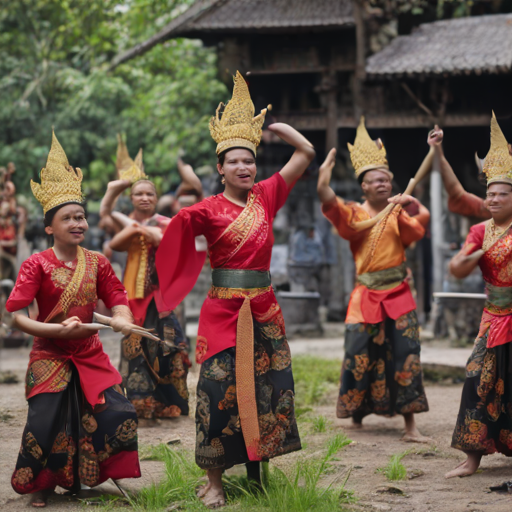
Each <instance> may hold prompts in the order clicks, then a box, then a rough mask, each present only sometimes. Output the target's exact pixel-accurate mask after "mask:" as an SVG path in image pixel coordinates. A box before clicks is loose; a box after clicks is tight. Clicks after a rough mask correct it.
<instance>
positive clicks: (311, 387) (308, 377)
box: [293, 355, 341, 408]
mask: <svg viewBox="0 0 512 512" xmlns="http://www.w3.org/2000/svg"><path fill="white" fill-rule="evenodd" d="M340 374H341V361H338V360H336V359H323V358H321V357H311V356H306V355H303V356H297V357H294V358H293V377H294V380H295V397H296V406H297V407H299V408H300V407H306V406H311V405H318V403H319V402H321V401H322V398H324V396H325V394H326V393H327V392H328V391H329V390H334V389H336V388H337V387H338V384H339V380H340Z"/></svg>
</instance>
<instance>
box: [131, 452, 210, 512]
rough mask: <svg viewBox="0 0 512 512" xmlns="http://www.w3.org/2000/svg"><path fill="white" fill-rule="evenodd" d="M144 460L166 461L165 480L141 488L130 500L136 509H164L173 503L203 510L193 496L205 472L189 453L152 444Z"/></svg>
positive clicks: (190, 508) (187, 508) (189, 508)
mask: <svg viewBox="0 0 512 512" xmlns="http://www.w3.org/2000/svg"><path fill="white" fill-rule="evenodd" d="M149 451H150V453H149V454H148V455H146V459H148V458H149V459H151V460H161V461H163V462H164V464H165V479H164V480H163V481H162V482H160V483H158V484H157V483H155V484H153V485H151V486H149V487H145V488H143V489H141V490H140V491H139V492H138V493H137V494H135V495H133V496H132V497H131V498H130V500H129V503H130V505H131V506H132V508H133V510H135V511H141V512H142V511H149V512H151V511H155V512H157V511H163V510H167V509H168V508H169V506H170V505H172V504H175V503H180V504H182V505H183V506H184V507H186V508H185V510H191V511H193V510H205V508H204V506H203V505H202V504H201V502H200V501H199V500H198V499H197V498H196V495H195V489H196V487H197V486H198V485H199V482H200V479H201V477H202V476H203V475H204V471H202V470H201V469H200V468H199V467H197V466H196V464H195V462H194V460H193V457H192V455H191V454H189V453H187V452H185V451H183V450H180V451H178V450H174V449H172V448H169V447H168V446H166V445H159V446H155V447H151V449H150V450H149Z"/></svg>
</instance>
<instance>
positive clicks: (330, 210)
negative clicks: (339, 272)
mask: <svg viewBox="0 0 512 512" xmlns="http://www.w3.org/2000/svg"><path fill="white" fill-rule="evenodd" d="M322 212H323V214H324V215H325V216H326V217H327V218H328V219H329V221H330V222H331V223H332V224H333V225H334V227H335V228H336V229H337V231H338V233H339V235H340V236H341V237H342V238H344V239H345V240H348V241H349V242H350V250H351V251H352V254H353V256H354V261H355V264H356V274H357V275H361V274H366V273H368V272H377V271H380V270H386V269H390V268H393V267H398V266H400V265H401V264H402V263H404V262H405V248H406V247H407V246H408V245H410V244H411V243H413V242H416V241H418V240H421V239H422V238H423V236H424V235H425V228H424V227H423V226H422V225H421V223H420V220H421V221H424V222H425V223H426V221H427V219H423V216H421V214H420V215H418V216H417V217H410V216H409V215H408V214H407V213H406V212H405V211H404V210H403V209H402V208H400V207H396V208H395V209H394V210H393V211H392V213H391V214H389V215H388V216H387V217H386V218H385V219H383V220H381V221H379V222H378V223H377V224H376V225H375V226H373V227H372V228H371V229H366V230H364V231H357V230H356V229H355V228H354V223H355V222H360V221H362V220H367V219H369V218H370V215H369V214H368V212H367V211H366V210H365V209H364V208H363V207H362V206H361V205H360V204H359V203H355V202H349V203H345V202H344V201H343V200H342V199H340V198H339V197H338V198H336V200H333V201H331V202H329V203H326V204H323V205H322ZM418 219H419V220H418ZM415 308H416V304H415V302H414V299H413V297H412V294H411V291H410V289H409V285H408V284H407V283H406V282H401V283H393V285H391V286H390V288H389V289H386V290H372V289H369V288H367V287H366V286H364V285H362V284H356V286H355V288H354V291H353V292H352V295H351V297H350V304H349V307H348V311H347V318H346V320H345V322H346V323H378V322H382V321H383V320H385V319H386V318H387V317H390V318H393V319H397V318H398V317H399V316H401V315H404V314H405V313H408V312H409V311H412V310H413V309H415Z"/></svg>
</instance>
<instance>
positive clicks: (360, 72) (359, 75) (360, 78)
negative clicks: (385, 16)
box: [352, 0, 366, 126]
mask: <svg viewBox="0 0 512 512" xmlns="http://www.w3.org/2000/svg"><path fill="white" fill-rule="evenodd" d="M363 9H364V6H363V5H362V3H361V0H356V1H355V2H353V10H354V11H353V16H354V23H355V26H356V70H355V73H354V78H353V80H354V81H353V85H352V93H353V95H354V118H355V123H356V124H355V125H356V126H357V125H358V123H359V118H360V117H361V116H362V115H363V114H364V98H363V82H364V80H365V78H366V43H365V38H366V34H365V24H364V23H365V22H364V15H363Z"/></svg>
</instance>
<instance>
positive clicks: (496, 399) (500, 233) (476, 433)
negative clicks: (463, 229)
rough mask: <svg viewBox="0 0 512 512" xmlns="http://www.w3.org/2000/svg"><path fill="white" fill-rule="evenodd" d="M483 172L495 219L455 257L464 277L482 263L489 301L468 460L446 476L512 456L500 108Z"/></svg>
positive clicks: (461, 436)
mask: <svg viewBox="0 0 512 512" xmlns="http://www.w3.org/2000/svg"><path fill="white" fill-rule="evenodd" d="M483 172H484V173H485V176H486V178H487V197H486V200H485V206H486V208H487V209H488V210H489V211H490V213H491V215H492V218H491V220H489V221H486V222H482V223H480V224H477V225H476V226H473V227H472V228H471V229H470V231H469V234H468V237H467V239H466V242H465V244H464V246H463V248H462V249H461V251H460V252H459V253H458V254H457V255H456V256H454V257H453V259H452V261H451V262H450V270H451V272H452V274H453V275H454V276H455V277H457V278H458V279H462V278H464V277H466V276H468V275H469V274H470V273H471V272H472V271H473V269H474V268H476V266H477V265H479V266H480V269H481V270H482V274H483V277H484V281H485V286H486V293H487V302H486V304H485V307H484V311H483V313H482V320H481V322H480V330H479V333H478V336H477V338H476V341H475V345H474V349H473V353H472V354H471V356H470V358H469V359H468V363H467V365H466V381H465V382H464V388H463V389H462V398H461V404H460V410H459V415H458V417H457V424H456V426H455V430H454V432H453V439H452V447H453V448H457V449H458V450H462V451H463V452H464V453H466V455H467V459H466V460H465V461H464V462H463V463H462V464H460V465H459V466H457V467H456V468H455V469H453V470H452V471H450V472H448V473H447V474H446V475H445V476H446V478H452V477H455V476H468V475H472V474H473V473H474V472H475V471H476V470H477V469H478V467H479V465H480V461H481V459H482V456H483V455H489V454H491V453H495V452H499V453H503V454H504V455H507V456H509V457H512V344H511V341H512V335H511V332H512V330H511V327H512V293H511V291H512V263H511V261H512V231H511V229H510V228H511V225H512V156H511V155H510V154H509V151H508V146H507V141H506V139H505V137H504V135H503V133H502V131H501V129H500V127H499V125H498V122H497V120H496V117H495V116H494V113H493V116H492V120H491V147H490V149H489V153H488V154H487V157H486V158H485V161H484V164H483Z"/></svg>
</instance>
